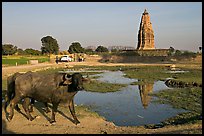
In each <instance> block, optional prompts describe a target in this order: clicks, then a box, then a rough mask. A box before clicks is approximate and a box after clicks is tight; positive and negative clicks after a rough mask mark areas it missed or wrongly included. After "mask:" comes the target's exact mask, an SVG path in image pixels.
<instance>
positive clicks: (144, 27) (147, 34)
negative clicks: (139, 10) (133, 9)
mask: <svg viewBox="0 0 204 136" xmlns="http://www.w3.org/2000/svg"><path fill="white" fill-rule="evenodd" d="M137 49H138V50H149V49H155V47H154V31H153V29H152V23H151V22H150V16H149V13H148V12H147V10H146V9H145V11H144V13H143V14H142V18H141V22H140V28H139V32H138V44H137Z"/></svg>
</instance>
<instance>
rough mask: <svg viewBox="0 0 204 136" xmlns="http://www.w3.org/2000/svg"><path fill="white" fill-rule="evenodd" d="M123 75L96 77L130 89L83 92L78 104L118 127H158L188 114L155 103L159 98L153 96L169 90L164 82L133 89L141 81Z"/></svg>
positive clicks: (103, 74)
mask: <svg viewBox="0 0 204 136" xmlns="http://www.w3.org/2000/svg"><path fill="white" fill-rule="evenodd" d="M123 75H124V73H123V72H121V71H114V72H111V71H109V72H104V73H102V74H96V75H95V76H101V77H99V78H98V80H100V81H103V82H109V83H120V84H121V83H123V84H128V86H127V87H124V88H122V89H121V90H120V91H117V92H111V93H110V92H109V93H96V92H87V91H79V92H78V93H77V95H76V96H75V98H74V101H75V103H76V104H77V105H86V106H88V107H90V109H91V110H92V111H95V112H97V113H98V114H99V115H101V116H103V117H105V119H106V120H107V121H111V122H113V123H114V124H115V125H117V126H139V125H147V124H156V123H160V122H161V121H164V120H165V119H167V118H169V117H172V116H175V115H177V114H178V113H182V112H185V110H178V109H173V108H172V107H171V106H170V105H166V104H158V103H153V102H152V100H155V99H156V97H152V96H149V95H148V94H149V93H151V92H156V91H159V90H164V89H168V87H167V86H166V85H165V84H164V82H163V81H155V82H154V83H152V84H150V83H149V84H145V85H130V84H131V83H133V82H135V81H138V80H136V79H129V78H125V77H123Z"/></svg>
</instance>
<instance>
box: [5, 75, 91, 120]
mask: <svg viewBox="0 0 204 136" xmlns="http://www.w3.org/2000/svg"><path fill="white" fill-rule="evenodd" d="M83 81H88V80H87V79H85V78H83V77H82V75H81V74H80V73H74V74H72V75H69V74H65V73H55V74H49V75H42V74H38V73H32V72H28V73H25V74H23V75H20V76H17V77H16V78H15V96H14V97H13V98H11V101H10V113H9V115H8V117H7V119H8V120H9V121H10V120H12V118H13V115H14V111H13V110H14V108H15V105H16V104H17V103H18V102H19V101H21V100H22V99H26V98H33V99H35V100H37V101H40V102H44V103H52V116H51V120H50V123H53V122H55V112H57V108H58V105H59V104H60V103H66V104H68V106H69V110H70V112H71V114H72V116H73V118H74V121H73V122H74V123H75V124H78V123H80V122H79V120H78V119H77V117H76V115H75V110H74V102H73V98H74V96H75V94H76V93H77V92H78V91H79V90H83ZM5 108H6V107H5ZM23 108H24V110H25V112H26V114H27V117H28V119H29V120H31V121H32V120H33V119H34V118H33V117H32V116H31V115H30V112H29V110H28V103H26V102H24V103H23Z"/></svg>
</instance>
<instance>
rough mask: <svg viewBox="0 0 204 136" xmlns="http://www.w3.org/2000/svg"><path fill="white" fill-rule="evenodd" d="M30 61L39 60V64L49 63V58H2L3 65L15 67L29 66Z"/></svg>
mask: <svg viewBox="0 0 204 136" xmlns="http://www.w3.org/2000/svg"><path fill="white" fill-rule="evenodd" d="M29 60H38V62H39V63H42V62H48V61H49V60H50V59H49V57H48V56H2V65H6V66H15V65H16V63H17V65H23V64H27V63H28V62H29Z"/></svg>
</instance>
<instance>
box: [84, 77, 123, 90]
mask: <svg viewBox="0 0 204 136" xmlns="http://www.w3.org/2000/svg"><path fill="white" fill-rule="evenodd" d="M126 86H127V85H126V84H112V83H105V82H100V81H96V80H91V81H90V83H84V89H85V90H86V91H90V92H100V93H107V92H115V91H119V90H120V89H121V88H123V87H126Z"/></svg>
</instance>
